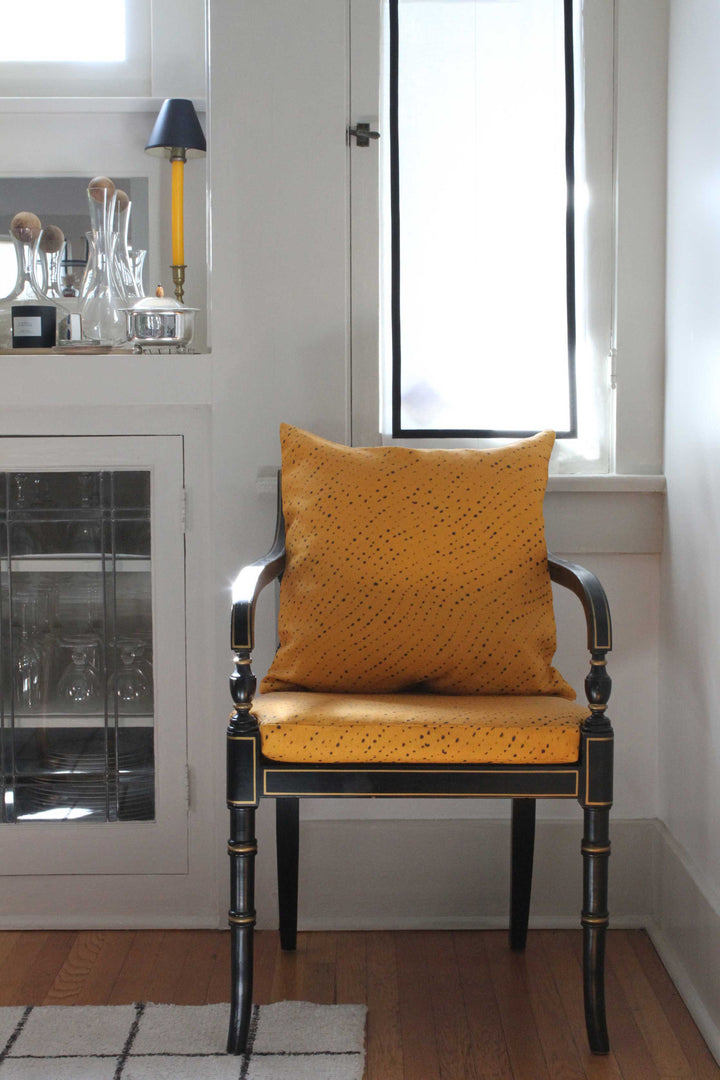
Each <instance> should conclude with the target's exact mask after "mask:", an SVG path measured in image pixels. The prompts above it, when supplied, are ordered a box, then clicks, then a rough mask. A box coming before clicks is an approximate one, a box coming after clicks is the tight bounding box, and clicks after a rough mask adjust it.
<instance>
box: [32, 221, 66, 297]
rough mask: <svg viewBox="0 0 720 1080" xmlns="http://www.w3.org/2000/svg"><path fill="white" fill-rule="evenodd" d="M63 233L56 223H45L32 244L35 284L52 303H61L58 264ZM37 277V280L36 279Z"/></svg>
mask: <svg viewBox="0 0 720 1080" xmlns="http://www.w3.org/2000/svg"><path fill="white" fill-rule="evenodd" d="M64 247H65V234H64V233H63V231H62V229H61V228H60V227H59V226H58V225H45V226H43V228H42V229H41V231H40V233H39V234H38V237H37V239H36V241H35V243H34V245H33V257H32V268H31V272H32V274H33V275H34V278H35V286H36V288H37V290H38V292H40V293H41V294H42V295H43V296H44V297H45V298H46V299H47V300H49V301H50V302H51V303H53V304H60V305H61V306H62V303H63V299H64V297H63V294H62V288H61V285H60V264H61V259H62V252H63V248H64ZM38 278H39V280H38Z"/></svg>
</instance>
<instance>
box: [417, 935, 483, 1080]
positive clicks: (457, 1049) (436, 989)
mask: <svg viewBox="0 0 720 1080" xmlns="http://www.w3.org/2000/svg"><path fill="white" fill-rule="evenodd" d="M453 940H454V939H453V935H452V934H451V933H447V932H444V931H441V930H438V931H424V932H423V933H422V934H418V936H417V946H416V947H417V948H418V949H420V950H422V953H423V955H424V958H425V965H426V987H425V992H426V993H427V995H428V997H429V999H430V1004H431V1007H432V1019H433V1021H434V1025H435V1042H436V1044H437V1052H438V1059H439V1062H440V1072H439V1073H438V1076H439V1077H441V1078H442V1080H464V1078H467V1080H477V1078H478V1077H479V1075H480V1074H479V1073H478V1071H477V1069H476V1063H475V1060H474V1055H473V1049H472V1041H471V1039H470V1032H469V1029H468V1025H467V1020H466V1017H465V1002H464V999H463V993H462V987H461V984H460V973H459V971H458V967H457V962H456V956H455V949H454V947H453Z"/></svg>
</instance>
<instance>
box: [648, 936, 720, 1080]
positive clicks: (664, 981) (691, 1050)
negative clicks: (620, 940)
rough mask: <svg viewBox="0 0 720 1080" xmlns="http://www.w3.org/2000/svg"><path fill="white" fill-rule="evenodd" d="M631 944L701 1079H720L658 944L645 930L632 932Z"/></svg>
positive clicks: (693, 1069) (719, 1068)
mask: <svg viewBox="0 0 720 1080" xmlns="http://www.w3.org/2000/svg"><path fill="white" fill-rule="evenodd" d="M629 941H630V944H631V946H632V948H633V950H634V952H635V953H636V955H637V957H638V962H639V963H640V965H641V966H642V969H643V971H644V973H645V975H646V976H647V978H648V981H649V982H650V984H651V986H652V988H653V992H654V994H655V996H656V997H657V999H658V1001H659V1002H660V1004H661V1006H662V1008H663V1010H664V1012H665V1015H666V1016H667V1018H668V1021H669V1023H670V1026H671V1027H672V1030H673V1032H674V1034H675V1036H676V1038H677V1039H678V1041H679V1043H680V1045H681V1047H682V1049H683V1051H684V1053H685V1056H686V1057H687V1059H688V1061H689V1062H690V1067H691V1069H692V1075H693V1076H694V1077H696V1078H697V1080H718V1078H719V1077H720V1066H718V1064H717V1062H716V1061H715V1059H714V1057H713V1056H712V1054H711V1053H710V1051H709V1050H708V1047H707V1043H706V1042H705V1040H704V1039H703V1037H702V1034H701V1032H700V1031H699V1029H698V1027H697V1024H696V1023H695V1021H694V1020H693V1018H692V1017H691V1015H690V1013H689V1012H688V1011H687V1008H686V1006H685V1002H684V1001H683V999H682V998H681V996H680V994H679V993H678V991H677V990H676V989H675V986H674V985H673V982H672V980H671V979H670V976H669V975H668V973H667V970H666V968H665V966H664V964H663V962H662V960H661V959H660V957H659V956H658V954H657V952H656V951H655V947H654V945H653V943H652V942H651V940H650V938H649V937H648V935H647V933H646V932H645V931H644V930H642V931H639V932H638V933H633V934H632V935H629Z"/></svg>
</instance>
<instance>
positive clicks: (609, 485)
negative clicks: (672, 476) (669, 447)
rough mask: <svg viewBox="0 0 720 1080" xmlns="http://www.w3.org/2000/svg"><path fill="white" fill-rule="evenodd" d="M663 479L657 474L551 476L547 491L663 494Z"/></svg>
mask: <svg viewBox="0 0 720 1080" xmlns="http://www.w3.org/2000/svg"><path fill="white" fill-rule="evenodd" d="M665 486H666V484H665V477H664V476H661V475H657V474H652V475H641V474H633V475H623V474H621V473H611V474H597V473H595V474H591V473H587V474H582V473H574V474H572V475H570V474H563V475H558V476H551V477H550V478H549V480H548V486H547V490H548V491H549V492H550V491H553V492H554V491H563V492H568V491H594V492H599V491H616V492H624V493H628V492H636V493H641V492H663V491H665Z"/></svg>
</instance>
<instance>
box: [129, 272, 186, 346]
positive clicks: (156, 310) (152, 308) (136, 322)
mask: <svg viewBox="0 0 720 1080" xmlns="http://www.w3.org/2000/svg"><path fill="white" fill-rule="evenodd" d="M122 310H123V311H124V312H125V319H126V321H127V336H128V341H129V342H130V344H131V345H134V346H135V348H136V349H137V350H138V351H142V349H143V347H146V348H151V347H153V346H159V345H175V346H180V347H182V346H187V345H189V344H190V342H191V341H192V336H193V331H194V329H195V312H196V311H197V310H198V308H190V307H185V306H184V305H183V304H179V303H178V302H177V300H173V299H172V298H171V297H167V296H165V295H164V293H163V288H162V286H161V285H159V286H158V288H157V293H156V295H155V296H145V297H143V298H142V299H141V300H137V301H136V302H135V303H134V304H133V305H132V307H129V308H123V309H122Z"/></svg>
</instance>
